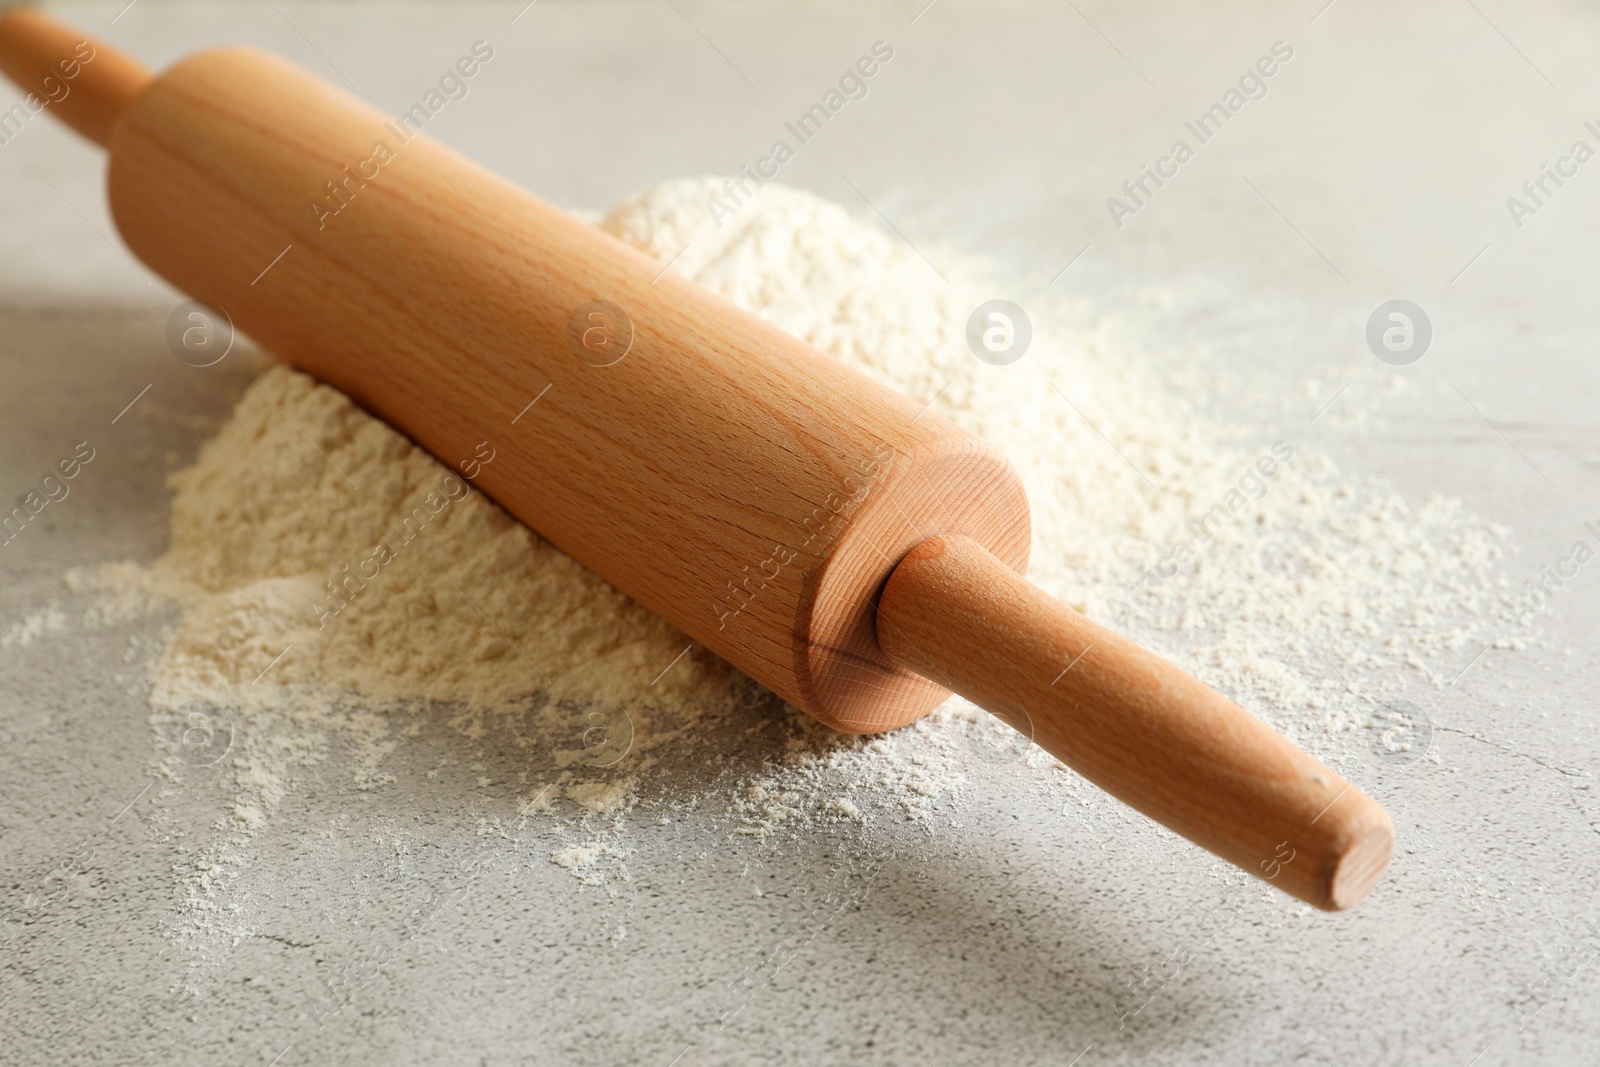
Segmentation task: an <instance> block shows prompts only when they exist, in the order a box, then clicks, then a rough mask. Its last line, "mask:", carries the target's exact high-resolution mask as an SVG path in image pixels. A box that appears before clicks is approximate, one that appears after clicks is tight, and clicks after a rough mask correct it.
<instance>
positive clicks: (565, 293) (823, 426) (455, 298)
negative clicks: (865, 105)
mask: <svg viewBox="0 0 1600 1067" xmlns="http://www.w3.org/2000/svg"><path fill="white" fill-rule="evenodd" d="M86 47H87V48H88V49H89V51H90V52H93V53H94V54H95V57H96V58H95V59H93V60H92V61H90V62H98V63H101V66H99V67H97V68H94V71H95V72H94V74H93V75H92V76H89V75H87V74H85V73H84V71H86V70H87V69H89V68H88V67H87V66H86V65H83V66H80V68H79V71H78V73H79V75H81V76H83V78H84V80H83V81H81V82H80V83H78V90H77V91H76V92H75V93H73V94H70V95H68V96H65V97H63V98H62V100H61V102H60V103H59V104H58V105H57V106H58V107H59V108H60V109H61V117H62V118H63V119H64V120H65V121H67V122H68V123H69V124H70V125H72V126H73V127H74V128H75V129H77V130H78V131H79V132H81V133H83V134H85V135H86V136H88V137H90V138H91V139H94V140H97V141H100V142H101V143H103V144H106V145H107V147H108V148H109V149H110V154H111V165H110V171H109V179H108V185H109V191H110V197H111V207H112V212H113V215H114V217H115V218H116V222H117V226H118V229H119V230H120V231H121V233H122V235H123V237H124V239H125V240H126V241H127V243H128V244H129V246H130V247H131V248H132V249H133V250H134V251H135V252H136V253H138V255H139V256H140V257H141V258H142V259H144V260H145V262H147V263H149V264H150V265H151V266H152V267H154V268H155V269H156V270H157V271H159V272H160V273H161V274H162V275H163V276H164V277H166V278H167V279H168V280H169V281H171V282H173V283H174V284H175V285H177V286H178V287H179V288H181V289H184V290H185V291H187V292H189V293H190V294H192V295H193V296H195V297H197V298H199V299H200V300H203V301H205V302H206V303H208V304H210V305H211V306H212V307H213V308H215V309H218V310H220V311H221V312H223V313H225V314H227V315H228V316H229V318H230V319H231V320H232V322H233V323H234V325H235V326H237V327H238V328H240V329H242V330H244V331H246V332H248V333H249V334H250V335H252V336H253V337H254V338H255V339H256V340H258V341H260V342H261V343H262V344H263V346H265V347H266V348H267V349H269V350H271V351H272V352H274V353H275V354H277V355H278V356H279V357H280V358H282V359H284V360H286V361H287V362H289V363H291V364H293V365H295V366H297V367H300V368H302V369H304V370H306V371H308V372H309V373H311V374H313V375H315V376H316V377H318V378H320V379H322V380H324V381H327V382H329V383H331V384H333V385H335V386H337V387H338V388H339V389H341V390H342V391H344V392H345V393H346V394H348V395H349V396H351V397H353V398H354V399H355V400H356V401H358V402H359V403H361V404H362V405H363V406H365V407H366V408H367V409H368V410H370V411H372V412H373V413H374V414H376V415H378V416H379V417H381V418H383V419H384V420H385V421H387V422H389V423H390V424H391V425H393V426H396V427H398V428H399V429H401V430H403V431H404V432H406V433H407V434H409V435H410V436H411V437H412V438H413V439H414V440H416V441H417V443H418V444H420V445H422V446H423V447H424V448H426V449H428V450H429V451H430V452H432V453H433V454H434V455H435V456H438V457H439V458H440V459H442V460H444V461H445V462H446V463H449V464H451V465H455V464H457V463H461V464H463V465H464V466H465V467H466V468H467V470H468V472H469V473H470V472H475V476H476V478H477V484H478V485H479V487H480V488H482V489H484V490H485V491H486V492H488V493H489V495H491V496H492V497H494V498H495V499H496V500H497V501H498V502H499V503H500V504H501V505H502V506H503V507H505V509H506V510H507V511H509V512H510V513H511V514H513V515H515V516H516V517H517V518H519V519H521V520H522V521H523V522H525V523H527V524H528V525H529V526H531V527H533V528H534V529H535V530H537V531H538V532H539V533H540V534H542V535H544V536H545V537H546V538H548V539H549V540H550V541H552V542H553V543H554V544H556V545H557V546H558V547H560V548H561V549H563V550H564V551H565V552H567V553H568V554H569V555H571V556H573V557H574V558H576V559H577V560H579V561H580V562H582V563H584V564H585V565H586V566H588V567H589V568H590V569H592V570H594V571H596V572H597V573H599V574H601V575H603V576H604V577H605V578H607V579H609V580H610V581H611V582H612V583H613V584H615V585H616V586H617V587H618V588H620V589H621V590H623V591H624V592H626V593H628V594H630V595H631V596H633V597H635V598H636V599H638V600H639V601H641V602H642V603H644V604H645V605H646V606H647V607H649V608H651V609H652V610H654V611H655V612H657V613H658V614H660V615H662V616H663V617H665V618H666V619H668V620H669V621H671V622H672V623H674V624H675V625H676V626H678V627H679V628H680V629H682V630H683V631H684V632H686V633H687V634H689V635H690V636H692V637H693V638H694V639H695V640H697V641H699V642H700V643H702V644H704V645H705V646H706V647H708V648H710V649H712V650H713V651H715V652H716V653H718V654H719V655H721V656H722V657H723V658H724V659H727V660H728V661H730V662H731V663H733V664H734V665H735V666H738V667H739V668H741V669H743V670H744V671H745V672H746V673H748V674H750V675H751V676H753V677H754V678H756V679H758V680H759V681H761V682H763V683H765V684H766V685H767V686H769V687H770V688H772V689H773V690H775V691H776V692H777V693H779V694H780V695H782V696H783V697H785V698H786V699H788V700H789V701H790V702H792V703H793V704H795V705H796V706H798V707H800V708H802V709H803V710H805V711H807V712H809V713H810V714H811V715H813V716H814V717H816V718H817V719H819V720H821V721H822V722H824V723H826V724H828V725H830V726H833V727H835V728H837V729H840V730H846V731H853V732H875V731H879V730H885V729H889V728H891V727H894V726H899V725H902V724H904V723H906V722H909V721H911V720H913V719H915V718H917V717H919V716H920V715H922V714H924V713H925V712H927V711H928V710H929V709H931V708H932V707H933V706H934V705H935V704H937V703H938V702H939V701H940V700H942V699H943V698H944V697H945V696H946V695H947V692H948V691H949V690H954V691H956V692H960V693H962V694H963V695H965V696H967V697H969V698H971V699H972V700H973V701H974V702H975V703H978V704H979V705H981V706H983V707H986V708H988V709H989V710H990V711H992V712H994V713H995V714H996V715H998V716H999V717H1001V718H1002V719H1004V720H1005V721H1006V722H1009V723H1011V724H1012V725H1013V726H1016V727H1017V728H1018V729H1020V730H1022V731H1023V732H1024V733H1025V734H1026V735H1027V736H1028V737H1029V739H1030V740H1033V741H1036V742H1038V743H1039V744H1040V745H1041V746H1043V747H1044V748H1046V749H1047V750H1049V751H1050V752H1051V753H1052V754H1054V755H1055V756H1057V757H1058V758H1060V759H1061V760H1062V761H1063V762H1065V763H1067V764H1068V765H1070V766H1073V767H1075V768H1077V769H1078V770H1079V771H1081V772H1082V773H1083V774H1084V775H1085V776H1087V777H1088V778H1089V779H1090V780H1092V781H1095V782H1096V783H1098V784H1100V785H1101V786H1102V787H1104V788H1105V789H1107V790H1108V791H1109V792H1111V793H1113V794H1114V795H1116V796H1117V797H1119V798H1121V799H1123V800H1125V801H1127V802H1128V803H1129V804H1131V805H1133V806H1134V807H1135V808H1137V809H1138V810H1140V811H1143V812H1145V813H1146V814H1148V815H1150V816H1151V817H1153V818H1155V819H1158V820H1160V821H1161V822H1163V823H1165V824H1166V825H1168V826H1170V827H1172V828H1173V829H1175V830H1177V831H1178V832H1179V833H1182V834H1184V835H1185V836H1187V837H1189V838H1190V839H1191V840H1194V841H1196V842H1197V843H1199V844H1201V845H1203V846H1205V847H1206V848H1209V849H1211V850H1212V851H1214V852H1216V853H1217V854H1218V855H1220V856H1223V857H1224V858H1226V859H1228V860H1230V861H1232V862H1234V863H1236V864H1238V865H1240V866H1241V867H1243V868H1244V869H1246V870H1248V871H1250V872H1251V873H1253V874H1256V875H1258V876H1259V877H1262V878H1264V879H1266V880H1268V881H1270V882H1272V883H1273V884H1275V885H1277V886H1278V887H1279V888H1281V889H1283V890H1285V891H1286V892H1288V893H1291V894H1293V895H1295V896H1297V897H1299V898H1301V899H1303V900H1306V901H1308V902H1310V903H1312V904H1315V905H1317V906H1318V907H1322V908H1329V909H1338V908H1344V907H1348V906H1350V905H1352V904H1354V903H1355V902H1357V901H1358V900H1360V899H1361V898H1362V897H1363V896H1365V894H1366V893H1367V891H1368V890H1369V889H1370V888H1371V887H1372V885H1373V884H1374V883H1375V882H1376V881H1377V879H1378V877H1379V876H1380V875H1381V873H1382V871H1383V868H1384V866H1385V864H1386V863H1387V862H1388V859H1389V855H1390V853H1391V851H1392V848H1393V840H1394V835H1393V826H1392V824H1391V823H1390V821H1389V817H1388V815H1387V814H1386V813H1385V812H1384V811H1383V809H1382V808H1381V807H1379V806H1378V805H1377V804H1376V803H1374V802H1373V801H1372V800H1371V799H1370V798H1369V797H1367V796H1366V795H1365V794H1363V793H1362V792H1361V791H1360V790H1359V789H1356V788H1355V787H1354V786H1352V785H1351V784H1350V783H1349V782H1347V781H1345V780H1344V779H1343V778H1341V777H1340V776H1339V775H1337V774H1335V773H1334V772H1333V771H1331V770H1329V769H1328V768H1326V767H1324V766H1322V765H1321V764H1320V763H1318V762H1317V761H1316V760H1315V759H1313V758H1312V757H1311V756H1309V755H1308V754H1306V753H1305V752H1303V751H1301V750H1300V749H1298V748H1296V747H1295V746H1294V745H1292V744H1290V743H1289V742H1288V741H1287V740H1285V739H1284V738H1282V737H1280V736H1279V735H1277V734H1275V733H1273V732H1272V731H1271V730H1269V729H1268V728H1267V727H1265V726H1264V725H1262V724H1261V723H1260V722H1259V721H1257V720H1255V719H1254V718H1252V717H1251V716H1250V715H1248V714H1247V713H1246V712H1244V711H1243V710H1241V709H1240V708H1238V707H1237V706H1235V705H1234V704H1232V703H1231V702H1229V701H1228V700H1227V699H1225V698H1224V697H1222V696H1221V695H1220V694H1218V693H1216V692H1215V691H1213V690H1211V689H1209V688H1207V687H1206V686H1204V685H1202V684H1201V683H1200V682H1198V681H1197V680H1195V679H1194V678H1192V677H1190V676H1189V675H1187V674H1185V673H1184V672H1182V671H1180V670H1178V668H1176V667H1174V666H1173V665H1172V664H1170V663H1167V662H1165V661H1164V660H1161V659H1160V658H1158V657H1156V656H1154V655H1152V654H1150V653H1148V652H1145V651H1144V650H1142V649H1139V648H1138V647H1136V646H1134V645H1133V644H1131V643H1130V642H1128V641H1126V640H1124V639H1122V638H1120V637H1118V636H1117V635H1115V634H1112V633H1111V632H1110V631H1107V630H1104V629H1102V628H1100V627H1098V626H1096V625H1095V624H1094V623H1092V622H1090V621H1089V620H1087V619H1084V618H1083V617H1081V616H1079V615H1078V614H1077V613H1075V612H1073V611H1071V610H1070V609H1068V608H1066V607H1065V606H1063V605H1061V604H1058V603H1056V602H1055V601H1052V600H1051V599H1050V598H1048V597H1047V596H1045V594H1043V593H1042V592H1040V591H1039V590H1038V589H1037V588H1035V587H1033V586H1031V585H1029V584H1028V583H1027V582H1026V581H1024V580H1023V578H1022V577H1021V572H1022V571H1023V570H1024V569H1025V567H1026V563H1027V554H1028V547H1029V540H1030V531H1029V522H1028V506H1027V501H1026V498H1025V496H1024V494H1023V491H1022V487H1021V484H1020V482H1019V480H1018V478H1017V476H1016V474H1015V472H1014V471H1013V470H1012V468H1011V466H1010V465H1009V464H1008V463H1007V462H1006V460H1005V459H1004V457H1002V456H1001V455H1000V454H999V453H998V452H996V451H995V450H994V449H992V448H991V447H989V446H988V445H986V444H985V443H983V442H982V441H980V440H978V439H976V438H974V437H972V436H970V435H969V434H967V433H965V432H963V431H962V430H960V429H959V428H957V427H956V426H954V425H953V424H951V423H949V422H947V421H946V420H944V419H942V418H940V417H939V416H937V415H936V414H933V413H932V412H929V411H927V410H925V409H924V408H919V407H918V406H917V405H916V404H914V403H913V402H912V401H910V400H908V399H907V398H905V397H903V396H901V395H899V394H897V393H895V392H893V391H892V390H889V389H887V388H884V387H883V386H881V385H878V384H877V383H875V382H873V381H872V380H870V379H869V378H867V377H866V376H865V375H862V374H860V373H859V372H856V371H854V370H852V369H850V368H848V367H846V366H844V365H843V364H841V363H839V362H838V361H836V360H833V359H830V358H828V357H827V356H824V355H823V354H821V353H819V352H817V351H815V350H814V349H812V348H810V347H809V346H807V345H805V344H803V343H802V342H800V341H798V340H796V339H794V338H793V337H791V336H789V335H788V334H785V333H784V332H782V331H781V330H778V329H777V328H775V327H772V326H769V325H767V324H765V323H763V322H761V321H760V320H759V319H757V318H755V317H754V316H752V315H749V314H747V313H745V312H743V311H741V310H739V309H738V308H736V307H734V306H732V305H731V304H729V303H727V302H726V301H723V300H721V299H720V298H718V297H716V296H714V295H713V294H711V293H708V292H706V291H705V290H703V289H701V288H699V287H698V286H696V285H694V284H693V283H691V282H688V281H686V280H684V279H682V278H680V277H678V276H676V275H674V274H672V273H671V272H670V271H668V270H663V269H662V268H660V267H659V266H658V264H656V263H655V262H654V261H652V260H650V259H649V258H647V257H645V256H644V255H642V254H640V253H639V252H637V251H635V250H633V249H630V248H628V247H627V246H625V245H623V244H622V243H621V242H619V241H617V240H615V239H613V238H611V237H609V236H607V235H605V234H603V233H600V232H599V231H597V230H595V229H594V228H592V227H590V226H587V225H585V224H583V223H580V222H578V221H577V220H575V219H573V218H572V217H570V216H569V215H567V214H565V213H564V212H561V211H559V210H557V209H555V208H553V207H551V206H550V205H548V204H545V203H544V202H542V201H540V200H539V199H537V198H536V197H533V196H531V195H529V194H528V193H525V192H523V191H522V190H520V189H518V188H517V187H515V186H514V185H512V184H510V183H509V182H506V181H505V180H503V179H501V178H498V177H496V176H495V175H493V174H491V173H489V172H488V171H486V170H484V169H483V168H481V167H478V166H476V165H475V164H472V163H470V162H468V161H466V160H464V159H462V158H461V157H459V156H457V155H455V154H454V153H452V152H450V151H448V150H447V149H445V148H443V147H441V146H439V145H437V144H435V143H433V142H432V141H430V140H428V139H427V138H426V137H423V136H421V135H420V134H419V133H417V132H416V131H414V130H412V129H408V128H407V126H406V123H405V121H404V120H403V119H391V118H389V117H387V116H385V115H383V114H381V113H380V112H378V111H376V110H374V109H372V108H371V107H369V106H367V105H365V104H363V103H361V102H360V101H358V100H355V99H354V98H352V97H350V96H348V95H347V94H345V93H344V92H342V91H340V90H338V89H336V88H334V87H332V86H329V85H327V84H326V83H324V82H321V81H319V80H318V79H316V78H313V77H312V76H311V75H309V74H306V73H305V72H303V71H301V70H299V69H298V68H296V67H294V66H292V65H290V64H288V63H286V62H284V61H282V60H279V59H276V58H274V57H272V56H270V55H266V54H263V53H260V52H255V51H251V50H248V49H222V50H217V51H212V52H205V53H201V54H199V55H196V56H193V57H190V58H189V59H186V60H184V61H182V62H180V63H178V64H177V65H176V66H174V67H173V68H171V69H170V70H168V71H166V72H165V73H163V74H160V75H157V76H155V77H154V78H151V77H149V76H148V75H147V74H146V73H145V72H144V71H143V70H142V68H140V67H139V66H138V65H137V64H136V63H134V62H133V61H132V60H130V59H128V58H127V57H123V56H120V55H117V54H116V53H115V52H114V51H112V50H110V49H106V48H105V47H104V46H102V45H92V46H91V45H89V43H88V42H84V41H82V40H81V39H80V38H78V37H77V35H75V34H72V33H71V32H70V31H68V30H66V29H65V28H63V27H60V26H58V25H56V24H55V23H53V22H51V21H50V20H49V19H47V18H44V17H43V16H40V15H37V14H35V13H32V12H27V11H15V10H14V11H10V12H7V13H6V14H4V15H3V16H0V69H3V70H4V71H5V72H6V73H7V74H8V75H10V76H11V77H12V78H13V79H14V80H17V81H18V82H19V84H23V85H24V86H26V87H31V86H32V85H33V84H34V83H35V82H37V81H38V80H39V79H41V78H44V77H55V76H57V74H58V73H60V72H62V71H63V70H64V68H62V67H61V66H60V64H61V63H62V62H63V61H64V58H65V57H67V56H69V55H71V56H79V57H81V56H82V54H83V51H82V49H83V48H86ZM79 62H80V64H81V59H80V61H79ZM53 72H54V73H53ZM419 124H420V123H419ZM485 447H487V448H491V449H493V454H494V456H495V459H494V462H492V463H489V464H482V465H476V464H474V463H473V460H474V459H477V458H479V457H481V456H482V455H483V452H482V449H484V448H485ZM351 491H352V492H359V491H360V489H359V487H352V489H351ZM1074 672H1076V673H1074ZM1286 872H1287V873H1286Z"/></svg>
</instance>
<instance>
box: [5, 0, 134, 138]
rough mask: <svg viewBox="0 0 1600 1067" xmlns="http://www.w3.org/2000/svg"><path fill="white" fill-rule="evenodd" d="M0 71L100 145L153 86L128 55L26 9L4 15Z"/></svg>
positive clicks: (55, 114)
mask: <svg viewBox="0 0 1600 1067" xmlns="http://www.w3.org/2000/svg"><path fill="white" fill-rule="evenodd" d="M0 72H3V73H4V74H5V76H6V77H8V78H10V79H11V80H12V81H13V82H15V83H16V84H17V85H18V86H19V87H20V88H22V89H26V90H27V91H28V92H29V93H32V94H33V98H34V99H35V100H37V101H40V102H44V103H45V106H46V107H48V108H49V109H50V114H51V115H53V116H55V117H56V118H58V119H60V120H61V121H62V122H65V123H66V124H67V125H68V126H71V127H72V128H73V129H75V130H77V131H78V132H79V133H81V134H83V135H84V136H85V137H87V138H89V140H91V141H93V142H95V143H96V144H102V145H103V144H105V143H106V141H107V139H109V137H110V136H111V124H112V123H113V122H114V121H116V117H117V116H118V115H119V114H121V113H122V111H123V110H124V109H125V108H126V107H127V106H128V104H129V103H131V102H132V101H133V98H134V97H136V96H138V95H139V93H140V92H142V91H143V90H144V87H145V86H146V85H148V84H149V82H150V72H149V71H147V70H145V68H144V67H143V66H141V65H140V64H139V63H138V62H136V61H135V60H133V59H131V58H129V57H128V56H127V55H126V54H124V53H122V52H119V51H117V50H116V49H114V48H107V47H105V46H104V45H102V44H99V43H98V42H96V41H92V40H90V39H89V38H87V37H85V36H84V35H83V34H81V33H78V32H77V31H75V30H73V29H72V28H71V27H68V26H63V25H62V24H61V23H59V22H56V21H55V20H53V19H51V18H49V17H48V16H46V15H43V14H41V13H39V12H38V11H35V10H33V9H32V8H26V7H19V8H13V9H11V10H9V11H6V12H4V13H3V14H0Z"/></svg>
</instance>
